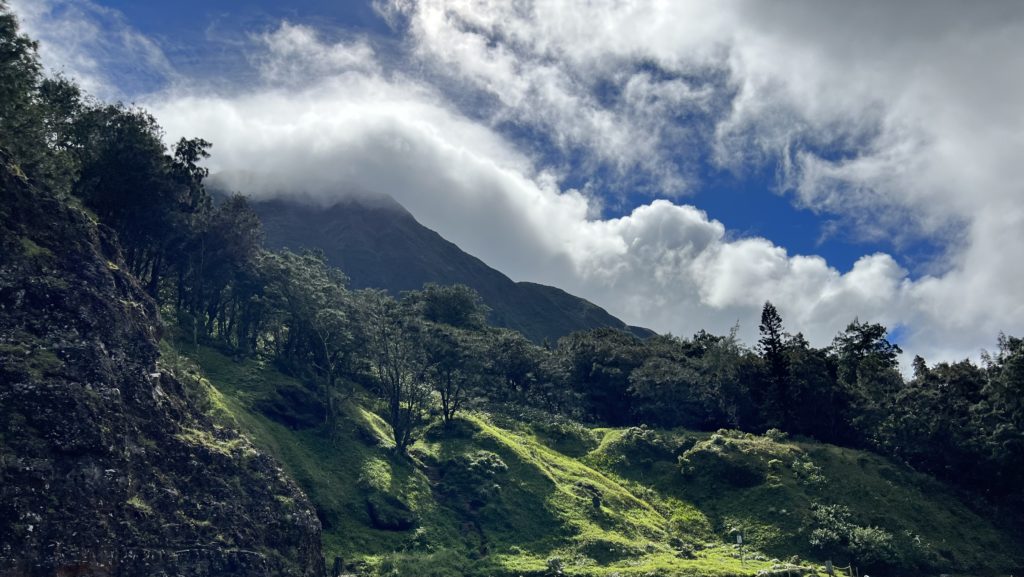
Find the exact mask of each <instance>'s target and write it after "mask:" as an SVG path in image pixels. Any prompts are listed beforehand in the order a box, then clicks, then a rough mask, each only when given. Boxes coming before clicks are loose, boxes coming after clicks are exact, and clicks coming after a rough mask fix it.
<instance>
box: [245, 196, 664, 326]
mask: <svg viewBox="0 0 1024 577" xmlns="http://www.w3.org/2000/svg"><path fill="white" fill-rule="evenodd" d="M251 206H252V208H253V210H255V211H256V214H257V215H259V217H260V220H261V221H262V222H263V229H264V232H265V235H266V238H265V244H266V245H267V247H268V248H270V249H281V248H290V249H293V250H301V249H319V250H322V251H323V252H324V255H325V256H326V258H327V261H328V263H330V264H332V265H334V266H336V267H338V268H340V269H341V270H342V271H344V273H345V274H346V275H347V276H348V277H349V280H350V285H351V286H352V287H353V288H356V289H360V288H382V289H385V290H387V291H388V292H389V293H391V294H393V295H397V294H399V293H401V292H403V291H409V290H418V289H420V288H422V286H423V285H424V284H425V283H437V284H464V285H467V286H469V287H471V288H473V289H475V290H476V291H477V292H478V293H480V296H481V297H482V298H483V300H484V302H485V304H487V306H489V307H490V308H491V313H490V321H491V322H492V323H493V324H495V325H497V326H501V327H505V328H510V329H514V330H517V331H519V332H521V333H523V334H524V335H525V336H526V337H527V338H529V339H530V340H532V341H534V342H536V343H541V342H543V341H545V340H548V341H551V342H554V341H556V340H558V338H560V337H563V336H565V335H567V334H569V333H571V332H574V331H577V330H586V329H592V328H600V327H613V328H617V329H620V330H624V331H628V332H630V333H632V334H634V335H636V336H639V337H642V338H646V337H649V336H652V335H654V334H655V333H654V331H651V330H650V329H646V328H642V327H634V326H630V325H628V324H626V323H625V322H623V321H621V320H620V319H618V318H616V317H615V316H613V315H611V314H610V313H608V312H607V311H606V310H604V309H603V308H601V307H599V306H598V305H595V304H593V303H591V302H590V301H587V300H586V299H583V298H580V297H577V296H575V295H572V294H570V293H568V292H566V291H564V290H562V289H560V288H557V287H552V286H548V285H543V284H540V283H533V282H526V281H519V282H516V281H513V280H512V279H510V278H509V277H508V276H506V275H505V274H504V273H502V272H500V271H498V270H496V269H494V268H492V267H490V266H489V265H487V264H486V263H485V262H483V261H482V260H481V259H479V258H477V257H475V256H473V255H471V254H469V253H467V252H465V251H464V250H462V249H461V248H460V247H459V246H458V245H456V244H455V243H452V242H451V241H449V240H447V239H445V238H444V237H443V236H441V235H440V234H439V233H437V232H436V231H434V230H431V229H429V228H427V227H425V226H423V225H422V224H421V223H420V222H419V221H417V220H416V218H415V216H414V215H413V214H412V213H411V212H409V211H408V210H407V209H406V208H405V207H403V206H402V205H401V204H400V203H399V202H398V201H396V200H395V199H394V198H392V197H390V196H387V195H380V196H349V197H345V198H342V199H340V200H338V201H337V202H335V203H333V204H330V205H326V206H317V205H315V204H313V203H310V202H308V201H306V200H291V199H287V200H286V199H280V198H278V199H270V200H252V201H251Z"/></svg>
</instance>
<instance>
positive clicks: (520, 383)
mask: <svg viewBox="0 0 1024 577" xmlns="http://www.w3.org/2000/svg"><path fill="white" fill-rule="evenodd" d="M484 347H485V349H486V359H487V370H488V372H489V373H490V374H491V375H492V376H493V377H494V378H495V379H496V380H497V382H498V383H499V388H498V391H497V393H498V395H499V396H501V397H507V396H509V395H518V396H519V397H520V398H521V399H525V398H526V397H527V396H528V395H529V394H530V393H531V392H532V389H533V387H534V385H535V384H536V382H537V376H538V373H539V372H540V363H541V360H542V357H543V354H544V350H543V349H541V348H540V347H538V346H537V345H535V344H533V343H532V342H530V340H529V339H527V338H526V337H524V336H523V334H522V333H520V332H517V331H513V330H509V329H495V330H493V331H491V332H490V333H489V334H488V336H487V338H486V342H485V344H484Z"/></svg>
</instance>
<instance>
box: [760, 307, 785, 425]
mask: <svg viewBox="0 0 1024 577" xmlns="http://www.w3.org/2000/svg"><path fill="white" fill-rule="evenodd" d="M759 328H760V332H761V338H760V339H759V340H758V341H757V344H758V350H759V352H760V353H761V359H762V360H763V361H764V365H765V377H766V378H765V384H766V387H765V388H766V390H765V391H764V393H763V395H762V399H760V400H761V401H762V402H761V408H762V412H763V413H764V421H765V423H766V424H767V425H769V426H773V427H779V428H784V427H786V425H787V423H788V422H789V413H790V398H789V359H788V357H787V355H786V343H785V333H784V331H783V328H782V317H781V316H780V315H779V311H778V310H777V309H776V308H775V305H773V304H772V303H771V301H765V303H764V308H763V309H761V325H760V327H759Z"/></svg>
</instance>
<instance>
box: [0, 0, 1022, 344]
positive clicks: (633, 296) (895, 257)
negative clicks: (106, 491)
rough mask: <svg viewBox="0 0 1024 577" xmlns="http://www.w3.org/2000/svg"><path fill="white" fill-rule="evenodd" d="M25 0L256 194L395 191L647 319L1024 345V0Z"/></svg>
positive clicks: (50, 41)
mask: <svg viewBox="0 0 1024 577" xmlns="http://www.w3.org/2000/svg"><path fill="white" fill-rule="evenodd" d="M12 5H13V6H14V8H15V10H16V11H17V12H19V14H20V15H21V16H22V19H23V22H24V24H25V26H26V27H27V29H28V30H29V31H30V32H32V33H33V34H35V35H36V36H39V37H40V38H41V40H42V50H41V52H42V55H43V57H44V61H45V62H46V63H47V64H48V66H50V67H51V68H52V69H63V70H65V71H66V72H67V73H69V74H71V75H73V76H76V77H78V78H80V79H81V80H82V82H83V84H84V85H85V86H86V87H87V88H89V89H90V90H92V91H93V92H95V93H97V94H98V95H100V96H101V97H105V98H120V99H125V100H129V101H135V102H139V103H141V104H143V105H145V106H147V107H148V108H150V109H151V110H153V111H154V112H155V113H156V114H157V116H158V119H159V120H160V121H161V122H162V123H163V124H164V126H165V127H166V128H167V130H168V137H169V138H176V137H177V136H194V135H200V136H204V137H206V138H208V139H210V140H212V141H213V142H214V145H215V148H214V157H213V158H212V159H211V168H212V169H213V170H214V172H215V173H219V174H220V176H221V178H222V179H223V180H224V182H226V183H227V184H229V185H230V186H234V187H236V188H240V189H243V191H244V192H249V193H251V194H254V195H264V196H267V195H284V194H302V195H305V196H313V197H316V198H319V199H321V200H322V201H324V202H329V201H330V200H331V199H332V198H336V197H338V196H340V195H345V194H353V193H357V194H363V193H385V194H390V195H392V196H395V197H396V198H397V199H398V200H399V201H400V202H402V203H403V204H405V205H406V206H407V207H408V208H409V209H410V210H411V211H412V212H413V213H414V214H415V215H416V216H417V218H419V219H420V220H421V221H422V222H424V224H426V225H428V226H431V227H432V228H435V229H436V230H438V231H439V232H440V233H441V234H443V235H444V236H446V237H448V238H450V239H452V240H453V241H455V242H457V243H458V244H459V245H460V246H462V247H463V248H465V249H466V250H468V251H469V252H472V253H474V254H476V255H477V256H480V257H481V258H483V259H484V260H485V261H487V262H488V263H489V264H491V265H492V266H495V267H496V268H499V269H500V270H503V271H504V272H506V273H507V274H509V275H510V276H512V277H513V278H516V279H520V280H532V281H538V282H546V283H549V284H555V285H558V286H561V287H563V288H565V289H567V290H569V291H570V292H574V293H576V294H580V295H581V296H584V297H586V298H589V299H591V300H593V301H594V302H597V303H598V304H600V305H602V306H604V307H606V308H608V309H609V310H610V311H611V312H612V313H614V314H616V315H618V316H620V317H622V318H624V320H627V321H628V322H631V323H635V324H644V325H648V326H652V327H653V328H655V329H657V330H660V331H671V332H674V333H677V334H688V333H692V332H693V331H695V330H697V329H699V328H709V329H711V330H714V331H716V332H724V331H726V330H728V329H729V328H730V327H731V326H733V325H734V324H736V323H737V322H738V323H739V325H740V332H741V336H743V337H744V338H745V340H747V341H748V342H752V341H753V335H754V332H755V331H756V325H757V313H758V311H759V309H760V304H762V303H763V302H764V300H766V299H771V300H772V301H773V302H775V303H776V304H777V305H778V306H779V308H780V310H781V311H782V312H783V317H784V319H786V321H787V327H788V328H789V329H790V330H792V331H794V332H795V331H797V330H800V331H803V332H805V333H806V334H807V335H808V336H809V337H810V338H811V340H812V342H816V344H826V343H827V342H828V340H830V338H831V335H834V334H835V333H836V332H837V331H838V330H840V329H841V328H842V327H843V325H845V323H846V322H848V321H849V320H852V318H854V317H860V318H861V319H868V320H874V321H879V322H883V323H885V324H887V325H888V326H890V327H892V328H894V329H897V330H896V331H895V332H896V334H898V336H899V339H900V340H901V343H902V344H904V346H905V348H907V349H908V350H913V351H915V352H922V353H924V354H926V355H931V357H933V358H959V357H962V356H968V355H976V354H977V350H978V349H979V347H981V346H984V345H985V344H986V343H991V342H992V341H993V340H994V338H995V335H996V333H997V332H998V331H1000V330H1002V331H1007V332H1010V333H1014V332H1016V333H1018V334H1019V333H1020V332H1022V331H1024V307H1022V305H1021V304H1020V302H1019V298H1018V297H1017V295H1018V294H1022V289H1024V272H1022V271H1021V270H1020V269H1021V267H1020V266H1019V264H1018V263H1019V262H1021V261H1022V260H1021V259H1024V234H1022V233H1021V230H1024V214H1022V211H1021V208H1020V207H1021V204H1024V203H1021V202H1019V201H1021V200H1022V199H1024V194H1022V188H1021V186H1020V185H1019V184H1017V182H1018V181H1019V180H1020V179H1019V177H1017V175H1016V171H1017V164H1018V163H1017V161H1016V160H1015V158H1016V157H1018V156H1019V153H1020V152H1021V150H1020V148H1021V147H1022V146H1024V114H1022V113H1021V111H1020V108H1019V107H1020V105H1019V102H1021V101H1022V97H1024V80H1021V78H1024V75H1021V74H1019V71H1020V70H1024V55H1022V54H1021V51H1020V50H1019V49H1018V48H1017V47H1016V40H1015V38H1019V37H1022V35H1024V9H1022V7H1021V6H1020V5H1019V3H1014V2H991V3H986V5H985V6H984V7H980V8H978V7H968V6H966V5H964V4H962V3H958V2H953V1H948V2H947V1H942V0H940V1H937V2H926V1H925V0H919V1H918V0H914V1H910V2H902V3H899V4H897V5H894V4H893V3H888V2H863V3H856V4H855V5H851V4H850V3H820V2H812V1H810V0H787V1H785V2H780V3H777V4H773V5H772V6H771V7H770V8H769V7H768V6H766V5H765V4H764V3H760V2H752V1H749V0H729V1H724V2H718V3H703V2H678V3H670V4H667V5H666V4H657V3H650V5H648V3H646V2H637V3H628V4H623V3H613V2H608V3H604V2H579V3H576V2H546V1H543V0H536V1H533V2H523V3H507V2H497V1H495V2H486V1H484V2H475V3H461V2H455V1H448V0H377V1H375V2H372V3H371V2H327V1H313V0H308V1H304V2H289V3H282V2H268V1H264V2H227V1H212V2H211V1H204V2H200V1H198V0H186V1H184V2H177V3H174V4H173V5H172V4H168V3H152V2H129V1H126V0H104V1H98V0H96V1H90V0H31V1H30V0H14V1H13V2H12ZM1014 71H1016V72H1017V73H1014Z"/></svg>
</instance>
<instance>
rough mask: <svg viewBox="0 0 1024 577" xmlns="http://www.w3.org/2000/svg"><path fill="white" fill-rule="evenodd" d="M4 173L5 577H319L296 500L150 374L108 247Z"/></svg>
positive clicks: (274, 472) (144, 313) (0, 546)
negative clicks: (169, 576) (274, 576)
mask: <svg viewBox="0 0 1024 577" xmlns="http://www.w3.org/2000/svg"><path fill="white" fill-rule="evenodd" d="M0 160H2V161H3V162H2V164H3V166H2V170H0V576H2V577H14V576H19V577H20V576H43V575H46V576H51V575H62V576H63V575H67V576H71V575H89V576H105V575H111V576H113V575H118V576H121V575H123V576H140V575H150V576H152V575H192V576H202V575H218V576H220V575H239V576H241V575H245V576H263V575H266V576H270V575H301V576H310V577H313V576H317V577H319V576H321V575H324V573H325V569H324V562H323V558H322V555H321V549H320V523H319V521H318V520H317V517H316V515H315V513H314V512H313V508H312V506H311V505H310V503H309V501H308V500H307V499H306V497H305V496H304V495H303V494H302V492H301V491H300V490H299V489H298V488H297V487H296V485H295V484H294V483H293V482H292V481H290V480H289V479H288V478H287V477H286V475H285V474H284V473H283V472H282V470H281V469H280V467H279V466H278V465H277V464H276V463H275V462H274V461H273V460H272V459H271V458H270V457H268V456H266V455H264V454H262V453H260V452H259V451H258V450H256V449H255V448H254V447H253V446H252V445H251V444H250V443H249V442H248V440H246V439H245V438H243V437H240V436H239V435H238V434H237V433H235V432H233V431H232V430H230V429H229V428H226V427H222V426H219V425H217V424H215V423H214V422H212V421H211V420H210V419H209V418H208V417H207V416H205V415H204V414H203V412H202V411H200V410H199V409H197V408H196V407H195V406H194V403H192V402H190V395H192V396H194V395H195V392H193V391H190V390H189V389H188V387H186V386H185V385H183V384H182V383H181V382H179V381H178V380H176V379H175V378H174V377H173V376H172V375H170V374H168V373H167V372H163V371H161V370H160V369H159V368H158V356H159V350H158V344H157V339H158V333H159V330H160V319H159V315H158V313H157V309H156V306H155V304H154V302H153V301H152V300H151V299H150V298H149V297H148V296H147V295H146V294H145V293H144V291H143V290H141V289H140V287H139V286H138V284H137V283H136V281H135V280H134V279H133V278H132V277H131V276H130V275H128V274H127V273H125V272H123V271H122V261H121V258H120V254H119V249H118V247H117V243H116V240H115V238H114V235H113V233H112V232H111V231H109V230H108V229H105V227H103V226H102V225H100V224H97V223H95V222H93V221H92V220H91V219H90V217H89V216H88V214H87V212H86V211H84V210H81V209H77V208H75V207H73V206H71V205H70V204H69V203H68V202H65V201H63V200H60V199H57V198H55V197H54V196H52V195H50V194H49V193H47V192H45V191H41V190H37V189H35V188H34V187H32V186H31V185H30V184H29V183H28V182H27V181H26V180H25V178H24V177H23V176H22V175H21V173H20V171H19V170H18V169H17V167H15V166H13V165H12V164H11V163H10V162H9V160H8V159H7V158H0Z"/></svg>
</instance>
